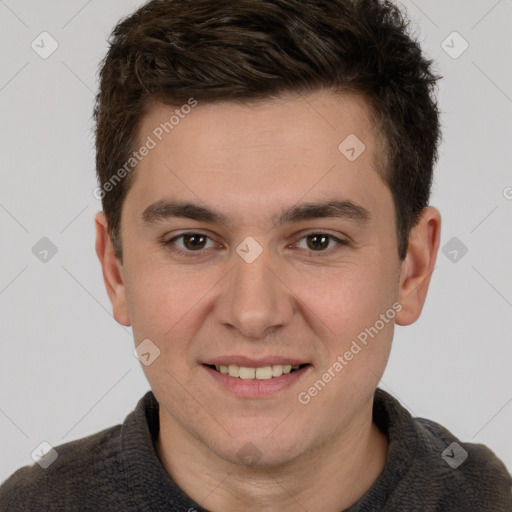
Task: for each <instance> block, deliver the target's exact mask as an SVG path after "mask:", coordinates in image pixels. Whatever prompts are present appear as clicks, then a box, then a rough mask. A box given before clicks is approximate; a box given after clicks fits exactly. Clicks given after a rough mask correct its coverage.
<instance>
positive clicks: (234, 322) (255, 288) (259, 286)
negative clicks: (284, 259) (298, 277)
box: [217, 250, 295, 340]
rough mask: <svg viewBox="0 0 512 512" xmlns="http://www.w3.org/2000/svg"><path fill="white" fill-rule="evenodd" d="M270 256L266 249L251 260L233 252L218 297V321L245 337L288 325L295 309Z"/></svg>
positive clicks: (263, 335) (257, 335)
mask: <svg viewBox="0 0 512 512" xmlns="http://www.w3.org/2000/svg"><path fill="white" fill-rule="evenodd" d="M271 259H272V257H271V255H270V254H269V253H268V251H265V250H264V251H263V253H262V254H260V256H259V257H258V258H257V259H256V260H254V261H252V262H251V263H248V262H247V261H245V260H244V259H243V258H241V257H239V256H238V255H237V254H235V255H234V265H235V268H234V269H233V271H232V272H230V273H229V275H228V277H227V279H226V280H225V281H224V284H223V286H224V288H223V289H222V294H221V297H219V298H218V303H217V316H218V319H219V321H220V322H221V323H222V324H223V325H224V326H230V327H232V328H235V329H237V330H238V331H239V333H240V335H242V336H244V337H245V338H251V339H256V340H258V339H262V338H265V336H267V335H269V334H270V333H273V332H274V331H275V330H277V329H278V328H279V327H283V326H285V325H287V324H288V323H289V322H290V320H291V318H292V316H293V313H294V309H295V308H294V299H293V294H292V292H291V291H290V289H289V288H288V287H287V286H286V283H285V282H283V280H282V277H281V276H280V275H279V271H278V270H277V268H278V266H277V265H275V264H272V261H271Z"/></svg>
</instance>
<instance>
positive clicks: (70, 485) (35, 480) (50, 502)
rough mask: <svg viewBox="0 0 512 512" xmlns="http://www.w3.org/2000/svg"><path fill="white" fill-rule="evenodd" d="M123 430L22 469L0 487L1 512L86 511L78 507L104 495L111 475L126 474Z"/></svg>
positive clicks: (63, 448)
mask: <svg viewBox="0 0 512 512" xmlns="http://www.w3.org/2000/svg"><path fill="white" fill-rule="evenodd" d="M121 428H122V426H121V425H116V426H114V427H110V428H107V429H104V430H102V431H100V432H97V433H95V434H92V435H90V436H87V437H84V438H81V439H77V440H75V441H71V442H68V443H65V444H61V445H59V446H55V447H53V449H52V450H51V451H50V452H49V453H47V454H46V455H45V456H44V457H43V458H42V459H40V461H39V462H38V463H34V464H32V465H27V466H23V467H21V468H19V469H18V470H17V471H15V472H14V473H13V474H12V475H11V476H10V477H9V478H8V479H7V480H6V481H5V482H4V483H3V484H2V485H1V486H0V510H2V511H3V510H9V511H11V510H12V511H13V512H14V511H18V510H20V511H21V510H48V511H50V510H78V509H80V510H85V508H84V506H82V507H81V508H74V507H79V506H80V504H79V503H78V502H79V500H80V499H85V498H86V497H88V495H89V494H91V493H94V494H95V495H104V493H102V492H101V489H102V487H108V486H109V485H111V484H112V482H111V481H109V478H108V475H115V474H116V472H117V471H122V467H121V465H122V462H121V461H120V460H119V449H118V448H117V445H118V439H119V436H120V431H121ZM55 455H56V458H55ZM53 459H54V460H53ZM57 496H58V500H56V499H55V498H56V497H57ZM57 501H58V503H57ZM82 505H84V503H83V502H82Z"/></svg>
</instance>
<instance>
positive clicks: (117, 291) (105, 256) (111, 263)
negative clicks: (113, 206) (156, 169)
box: [95, 212, 131, 326]
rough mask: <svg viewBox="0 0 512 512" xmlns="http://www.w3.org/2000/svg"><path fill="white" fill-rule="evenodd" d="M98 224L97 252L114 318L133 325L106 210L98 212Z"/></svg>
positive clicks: (121, 322)
mask: <svg viewBox="0 0 512 512" xmlns="http://www.w3.org/2000/svg"><path fill="white" fill-rule="evenodd" d="M95 224H96V254H97V255H98V258H99V260H100V263H101V268H102V271H103V281H104V282H105V287H106V289H107V294H108V296H109V299H110V302H111V303H112V311H113V315H114V318H115V319H116V320H117V321H118V322H119V323H120V324H122V325H126V326H129V325H131V321H130V315H129V312H128V304H127V300H126V288H125V283H124V278H123V272H122V265H121V262H120V261H119V258H118V257H117V255H116V252H115V249H114V246H113V244H112V240H111V238H110V236H109V233H108V223H107V218H106V216H105V213H104V212H98V213H97V214H96V218H95Z"/></svg>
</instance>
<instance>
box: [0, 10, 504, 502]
mask: <svg viewBox="0 0 512 512" xmlns="http://www.w3.org/2000/svg"><path fill="white" fill-rule="evenodd" d="M100 79H101V80H100V82H101V83H100V91H99V94H98V97H97V103H96V109H95V118H96V123H97V131H96V142H97V172H98V178H99V187H98V190H97V194H98V197H101V198H102V201H103V212H100V213H99V214H98V215H97V217H96V228H97V241H96V251H97V254H98V257H99V259H100V261H101V265H102V269H103V276H104V280H105V285H106V289H107V292H108V295H109V297H110V300H111V302H112V307H113V312H114V316H115V318H116V320H117V321H118V322H120V323H121V324H123V325H131V326H132V328H133V333H134V338H135V345H136V347H137V351H138V353H139V357H140V359H141V362H142V363H143V370H144V372H145V374H146V376H147V379H148V381H149V383H150V386H151V389H152V391H151V392H148V393H147V394H146V395H145V396H144V397H143V398H142V399H141V400H140V401H139V403H138V405H137V407H136V409H135V411H134V412H133V413H131V414H130V415H129V416H128V417H127V419H126V421H125V423H124V424H123V425H122V426H121V425H118V426H115V427H112V428H109V429H106V430H104V431H102V432H99V433H97V434H94V435H92V436H89V437H87V438H84V439H81V440H78V441H73V442H70V443H66V444H64V445H61V446H58V447H56V448H55V450H56V452H57V453H58V458H57V459H56V460H55V461H54V462H52V463H51V464H50V465H48V467H46V468H45V469H43V467H42V466H41V465H37V464H36V465H34V466H32V467H24V468H21V469H20V470H18V471H17V472H16V473H15V474H14V475H12V476H11V477H10V478H9V479H8V480H7V481H6V482H5V484H4V485H3V486H2V488H1V489H0V504H1V507H2V508H1V509H2V510H4V509H5V510H13V511H14V510H52V511H58V510H95V511H98V510H111V511H112V510H123V511H135V510H151V511H160V510H161V511H163V510H183V511H186V510H188V511H194V510H197V511H201V510H209V511H213V512H221V511H222V512H226V511H239V510H244V511H246V510H248V511H276V510H279V511H292V510H293V511H295V510H306V511H323V512H334V511H341V510H349V511H370V510H372V511H374V510H382V511H392V510H404V511H410V510H425V511H434V510H435V511H441V510H450V511H452V510H457V511H469V510H475V511H476V510H479V511H481V510H493V511H505V510H512V500H511V495H510V485H511V481H510V477H509V475H508V474H507V471H506V469H505V467H504V465H503V464H502V462H501V461H500V460H499V459H497V458H496V456H495V455H494V454H493V453H492V452H491V451H490V450H489V449H488V448H486V447H484V446H482V445H476V444H468V443H463V442H461V441H460V440H459V439H457V438H456V437H455V436H454V435H453V434H451V433H450V432H448V431H447V430H446V429H444V428H443V427H442V426H440V425H438V424H436V423H434V422H432V421H429V420H425V419H413V418H411V416H410V415H409V413H408V412H407V411H406V410H405V409H403V408H402V407H401V406H400V404H399V403H398V402H397V401H396V400H395V399H394V398H392V397H391V396H390V395H388V394H387V393H385V392H384V391H382V390H380V389H378V388H377V385H378V382H379V380H380V377H381V376H382V374H383V372H384V369H385V366H386V363H387V359H388V356H389V352H390V349H391V343H392V338H393V330H394V325H395V323H396V324H399V325H408V324H411V323H413V322H414V321H416V319H417V318H418V317H419V315H420V313H421V310H422V307H423V304H424V301H425V297H426V294H427V289H428V285H429V281H430V277H431V274H432V272H433V269H434V264H435V260H436V254H437V250H438V247H439V238H440V223H441V221H440V214H439V212H438V211H437V210H436V209H435V208H433V207H430V206H428V200H429V192H430V185H431V181H432V170H433V167H434V164H435V161H436V158H437V144H438V141H439V138H440V134H439V120H438V110H437V107H436V103H435V99H434V97H433V87H434V85H435V83H436V80H437V77H436V76H435V75H434V74H433V72H432V69H431V63H430V62H429V61H427V60H425V58H424V57H423V56H422V54H421V51H420V48H419V46H418V44H417V43H416V42H414V41H413V40H412V39H411V38H410V36H408V35H407V32H406V22H405V20H404V18H403V17H402V15H401V14H400V12H399V11H398V10H397V9H396V8H395V7H393V6H392V5H391V4H389V3H383V2H379V1H377V0H363V1H359V2H353V1H351V0H316V1H312V0H300V1H299V0H260V1H258V2H255V1H252V0H239V1H237V2H233V1H232V0H230V1H226V0H215V1H214V0H194V1H191V0H160V1H157V0H154V1H152V2H149V3H148V4H146V5H144V6H143V7H141V8H140V9H139V10H138V11H137V12H136V13H134V14H133V15H132V16H130V17H128V18H126V19H124V20H123V21H122V22H120V24H119V25H118V26H117V27H116V28H115V30H114V32H113V36H112V40H111V47H110V49H109V52H108V54H107V56H106V58H105V60H104V62H103V65H102V68H101V75H100Z"/></svg>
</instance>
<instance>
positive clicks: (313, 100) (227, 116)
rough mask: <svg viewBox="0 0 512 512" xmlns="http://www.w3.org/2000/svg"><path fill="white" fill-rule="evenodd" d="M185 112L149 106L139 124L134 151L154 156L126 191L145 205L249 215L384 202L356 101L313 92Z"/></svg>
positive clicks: (363, 111)
mask: <svg viewBox="0 0 512 512" xmlns="http://www.w3.org/2000/svg"><path fill="white" fill-rule="evenodd" d="M190 104H194V103H191V102H190V101H189V103H188V104H187V105H186V106H184V105H181V106H180V105H178V106H176V105H173V106H169V105H164V104H162V103H154V104H152V105H150V106H149V108H148V109H147V112H146V114H145V115H144V117H143V119H142V121H141V124H140V129H139V134H138V135H139V136H138V146H137V147H140V146H142V145H144V144H147V143H149V144H150V145H151V147H152V148H151V150H150V151H149V152H148V154H147V155H146V156H145V157H144V158H143V159H142V160H141V161H140V163H139V164H138V165H137V168H136V171H135V175H134V182H133V183H132V186H131V188H132V189H133V188H135V189H136V191H137V194H138V196H139V197H141V198H143V197H144V199H145V201H146V202H149V201H152V202H153V201H156V200H159V199H165V198H166V197H165V196H172V197H174V198H176V197H184V196H186V197H187V198H189V199H194V200H195V201H196V202H197V200H199V202H203V203H208V204H210V205H213V204H214V203H215V205H216V206H221V205H220V204H219V203H221V202H222V205H223V206H228V205H229V204H235V203H236V202H237V201H238V202H239V203H240V202H244V204H245V206H246V208H245V210H246V211H247V212H249V211H251V210H254V209H257V210H261V209H262V208H269V207H270V206H271V205H272V204H275V205H276V206H286V205H287V204H289V203H290V202H296V201H299V200H300V198H301V197H305V196H306V195H308V199H332V198H333V197H332V196H333V192H335V191H336V192H338V197H343V196H346V195H347V194H349V193H351V194H355V195H356V196H357V195H359V196H361V195H362V196H364V195H366V196H371V195H372V194H373V195H375V194H382V192H383V190H382V185H383V182H382V181H381V180H380V176H379V173H378V172H377V171H378V169H377V165H376V163H377V162H378V161H379V160H380V159H379V157H378V153H379V151H378V147H379V136H378V134H377V133H376V132H375V129H374V124H373V123H372V118H371V114H370V111H369V108H368V106H367V103H366V101H365V100H364V99H363V98H362V97H360V96H356V95H339V94H338V95H336V94H334V93H332V92H328V91H319V92H316V93H313V94H309V95H303V96H299V95H296V94H295V95H288V96H282V97H279V98H277V99H273V100H268V101H259V102H252V103H237V102H229V101H224V102H216V103H206V104H202V103H201V102H200V101H198V102H197V103H196V105H195V106H194V107H192V108H191V107H190ZM130 193H131V191H130ZM141 200H142V199H141ZM217 209H219V208H217ZM269 213H270V212H269Z"/></svg>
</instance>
